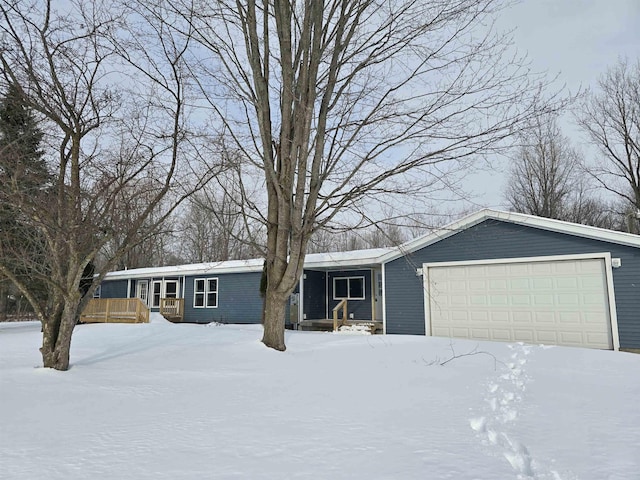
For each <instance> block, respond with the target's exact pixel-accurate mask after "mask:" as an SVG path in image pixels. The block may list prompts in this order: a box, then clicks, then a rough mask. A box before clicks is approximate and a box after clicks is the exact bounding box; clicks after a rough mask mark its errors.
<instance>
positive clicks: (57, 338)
mask: <svg viewBox="0 0 640 480" xmlns="http://www.w3.org/2000/svg"><path fill="white" fill-rule="evenodd" d="M76 320H77V317H76V312H75V309H74V308H69V307H68V306H65V308H64V310H63V312H62V315H60V316H58V315H54V316H53V317H52V318H50V319H47V320H45V321H44V322H43V324H42V347H41V348H40V352H41V353H42V363H43V364H44V367H45V368H54V369H56V370H61V371H66V370H68V369H69V354H70V351H71V335H72V333H73V329H74V327H75V325H76Z"/></svg>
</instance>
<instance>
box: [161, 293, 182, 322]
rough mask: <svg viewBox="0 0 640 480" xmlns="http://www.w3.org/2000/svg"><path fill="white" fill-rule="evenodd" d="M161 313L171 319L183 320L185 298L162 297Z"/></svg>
mask: <svg viewBox="0 0 640 480" xmlns="http://www.w3.org/2000/svg"><path fill="white" fill-rule="evenodd" d="M160 315H162V316H163V317H166V318H167V319H169V320H173V321H175V320H179V321H182V318H183V317H184V298H161V299H160Z"/></svg>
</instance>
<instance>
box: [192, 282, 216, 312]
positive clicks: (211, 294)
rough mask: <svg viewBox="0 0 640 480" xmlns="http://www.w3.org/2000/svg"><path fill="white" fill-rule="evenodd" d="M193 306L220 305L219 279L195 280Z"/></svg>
mask: <svg viewBox="0 0 640 480" xmlns="http://www.w3.org/2000/svg"><path fill="white" fill-rule="evenodd" d="M193 307H194V308H217V307H218V279H217V278H196V279H195V280H194V281H193Z"/></svg>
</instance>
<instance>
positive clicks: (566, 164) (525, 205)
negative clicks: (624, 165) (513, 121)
mask: <svg viewBox="0 0 640 480" xmlns="http://www.w3.org/2000/svg"><path fill="white" fill-rule="evenodd" d="M520 139H521V146H520V147H519V148H518V153H517V154H516V156H515V157H513V158H512V160H511V169H510V174H509V179H508V185H507V188H506V191H505V198H506V200H507V202H508V203H509V206H510V207H511V209H513V210H515V211H516V212H520V213H528V214H531V215H537V216H540V217H547V218H556V219H562V220H564V219H565V218H564V215H565V213H566V212H567V210H568V208H569V201H570V198H571V193H572V191H573V190H574V189H575V188H576V187H578V188H579V185H577V183H578V182H579V179H580V172H579V161H580V159H579V157H578V154H577V153H576V151H575V150H574V149H573V147H572V146H571V144H570V141H569V139H568V138H566V137H565V136H564V135H562V133H561V132H560V129H559V128H558V125H557V122H556V119H555V117H551V118H538V119H536V122H535V123H534V125H533V126H532V128H531V129H530V130H529V131H527V132H525V133H523V134H522V135H521V136H520ZM580 190H581V191H582V190H583V189H582V188H580Z"/></svg>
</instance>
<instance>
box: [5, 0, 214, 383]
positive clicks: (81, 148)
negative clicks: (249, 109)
mask: <svg viewBox="0 0 640 480" xmlns="http://www.w3.org/2000/svg"><path fill="white" fill-rule="evenodd" d="M136 8H137V10H136ZM165 14H166V12H165V11H163V10H158V9H155V10H151V9H147V8H146V7H144V6H140V5H137V4H136V2H128V3H127V5H124V6H123V5H118V4H117V3H115V2H108V1H95V2H83V1H80V0H78V1H68V2H63V3H60V4H59V3H57V2H52V1H50V0H49V1H41V0H37V1H36V0H34V1H25V2H15V1H9V0H0V38H1V39H2V40H1V43H0V64H1V65H2V69H1V73H0V82H2V85H1V86H3V87H5V88H6V86H8V85H11V86H13V87H15V88H16V92H17V94H18V95H19V97H20V99H21V101H22V102H24V104H25V105H26V106H27V107H28V108H30V109H32V110H33V111H34V112H36V113H37V115H38V116H39V117H40V118H42V121H43V122H44V123H43V127H42V129H43V132H44V133H45V138H44V141H43V149H44V150H45V157H46V159H47V162H48V163H49V164H50V165H51V170H52V180H51V185H50V187H49V188H48V189H47V191H46V192H45V191H37V192H32V194H31V195H22V194H21V192H20V190H19V189H18V188H16V186H15V185H11V186H10V188H8V189H3V191H2V194H3V198H2V202H3V203H4V202H7V203H9V204H11V205H14V206H15V208H16V210H17V211H19V213H20V215H21V216H22V217H23V218H25V221H28V222H29V225H31V226H32V227H33V228H34V231H36V232H37V239H38V240H39V239H40V238H41V239H42V242H43V249H42V251H41V254H40V255H37V256H34V257H29V256H24V252H22V251H21V250H20V249H19V248H13V247H19V245H18V246H16V245H12V244H8V243H7V242H5V240H4V238H0V241H1V242H2V243H1V244H0V249H1V251H2V256H1V257H0V274H3V275H5V276H6V277H7V278H9V279H10V280H11V281H12V282H13V283H14V284H15V285H16V287H17V288H18V289H19V290H20V292H21V293H22V294H23V295H24V296H25V297H26V298H27V299H28V301H29V303H30V304H31V306H32V307H33V309H34V311H35V313H36V314H37V316H38V318H39V319H40V321H41V322H42V327H43V341H42V348H41V349H40V350H41V353H42V358H43V363H44V366H45V367H51V368H55V369H58V370H66V369H68V367H69V352H70V346H71V336H72V333H73V329H74V327H75V325H76V322H77V320H78V318H79V315H80V313H81V312H82V310H83V309H84V307H85V305H86V303H87V302H88V301H89V299H90V298H91V296H92V292H93V291H94V290H95V288H96V287H97V285H99V283H100V281H101V280H102V278H103V277H104V275H105V274H106V272H107V271H108V270H109V269H110V268H112V267H113V266H114V265H116V264H117V262H118V260H119V258H121V257H122V256H123V255H124V254H125V253H126V252H127V251H128V250H129V249H131V248H132V247H133V246H135V245H136V244H138V243H139V242H140V241H142V240H143V239H144V238H147V236H148V235H149V232H150V231H154V230H156V229H158V228H160V226H161V225H162V221H163V220H164V218H166V216H167V215H169V214H170V213H171V211H172V210H173V209H174V208H175V207H176V206H177V205H179V204H180V202H181V201H182V200H183V199H184V198H187V197H188V195H190V193H191V192H192V191H193V190H194V188H195V189H197V186H196V187H194V188H189V189H188V190H187V189H185V188H183V187H184V186H185V185H187V183H186V182H185V181H184V179H183V178H182V176H183V174H182V172H183V170H184V167H189V168H188V170H191V169H195V168H198V169H199V172H200V173H201V175H200V178H201V182H205V181H206V180H207V179H208V178H209V171H208V170H205V169H203V168H202V166H201V165H186V163H187V162H188V161H189V160H192V161H194V162H195V161H197V160H198V158H197V148H194V145H192V144H191V143H190V139H191V138H192V137H191V136H190V135H189V123H188V117H187V115H188V113H189V110H188V107H187V102H186V100H185V98H186V97H187V95H188V82H187V79H188V75H186V74H185V67H184V60H183V58H184V54H185V51H186V50H187V46H188V40H184V41H177V40H176V38H175V37H173V36H172V35H170V32H167V31H164V30H162V28H161V27H162V25H164V24H165V20H166V18H165V17H164V16H165ZM15 160H16V161H18V160H19V159H18V158H16V159H15ZM140 191H144V192H146V194H147V197H146V198H147V203H146V205H142V206H141V207H140V208H139V210H138V211H137V212H136V213H135V214H133V215H132V216H131V217H130V222H128V223H127V224H126V225H124V224H119V223H118V219H119V216H120V215H119V212H117V209H116V206H117V205H118V204H119V203H118V202H120V201H121V200H122V195H125V196H126V195H137V194H139V193H140ZM168 195H171V196H172V200H173V202H172V203H171V205H170V206H169V207H167V208H166V209H165V210H164V211H163V213H162V214H161V215H159V216H157V217H155V219H154V221H153V222H151V223H149V222H147V220H148V219H150V218H151V214H152V212H154V211H156V209H157V208H159V207H160V205H161V202H162V200H163V199H164V198H165V197H167V196H168ZM145 222H146V223H145ZM143 226H144V228H143ZM114 242H115V243H114ZM107 244H110V245H111V247H112V253H111V255H110V256H109V258H107V259H105V262H104V264H103V265H102V270H101V271H100V272H96V275H95V276H94V277H93V279H92V282H91V285H87V284H86V279H87V272H88V271H90V269H91V265H92V264H94V260H95V259H96V257H97V256H98V254H99V252H101V251H103V250H104V247H105V245H107ZM16 259H21V262H22V263H21V264H20V265H21V266H22V267H21V268H22V269H23V270H24V271H25V272H28V276H25V277H23V276H21V275H20V272H19V271H16V268H15V264H16ZM83 279H84V281H83ZM38 282H42V283H43V284H44V285H46V288H47V295H45V296H40V295H39V294H38V292H37V291H35V290H34V284H37V283H38Z"/></svg>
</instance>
